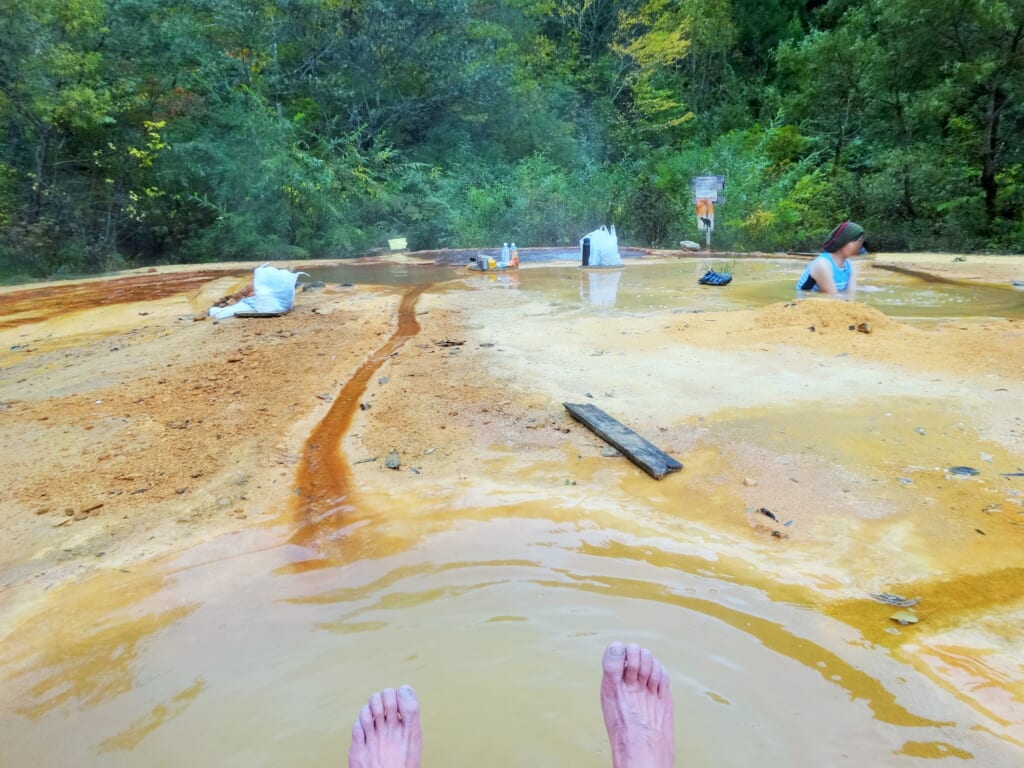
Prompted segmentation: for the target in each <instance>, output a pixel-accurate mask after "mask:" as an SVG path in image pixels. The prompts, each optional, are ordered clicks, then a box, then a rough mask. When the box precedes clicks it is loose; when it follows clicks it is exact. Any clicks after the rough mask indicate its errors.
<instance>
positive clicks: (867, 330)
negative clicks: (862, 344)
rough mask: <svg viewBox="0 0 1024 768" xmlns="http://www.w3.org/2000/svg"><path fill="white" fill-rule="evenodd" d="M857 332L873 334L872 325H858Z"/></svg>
mask: <svg viewBox="0 0 1024 768" xmlns="http://www.w3.org/2000/svg"><path fill="white" fill-rule="evenodd" d="M857 330H858V331H859V332H860V333H871V323H858V324H857Z"/></svg>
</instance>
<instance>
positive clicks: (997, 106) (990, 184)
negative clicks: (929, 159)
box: [981, 87, 1006, 224]
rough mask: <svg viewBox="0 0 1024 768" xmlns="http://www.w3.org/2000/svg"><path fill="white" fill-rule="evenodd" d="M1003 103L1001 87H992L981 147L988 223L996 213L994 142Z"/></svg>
mask: <svg viewBox="0 0 1024 768" xmlns="http://www.w3.org/2000/svg"><path fill="white" fill-rule="evenodd" d="M1005 105H1006V96H1005V94H1004V93H1003V92H1002V89H1000V88H998V87H994V88H992V89H991V90H990V91H989V94H988V103H987V105H986V108H985V136H984V140H983V142H984V143H983V146H982V148H981V188H982V189H983V190H984V192H985V219H986V221H988V223H989V224H992V222H993V221H995V219H996V214H997V211H996V195H997V194H998V192H999V182H998V181H996V170H997V168H996V165H997V164H996V143H997V142H998V140H999V114H1000V112H1002V110H1003V107H1004V106H1005Z"/></svg>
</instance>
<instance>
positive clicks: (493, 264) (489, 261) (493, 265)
mask: <svg viewBox="0 0 1024 768" xmlns="http://www.w3.org/2000/svg"><path fill="white" fill-rule="evenodd" d="M487 268H488V269H497V268H498V263H497V262H496V261H495V260H494V257H493V256H488V257H487Z"/></svg>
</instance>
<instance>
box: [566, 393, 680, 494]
mask: <svg viewBox="0 0 1024 768" xmlns="http://www.w3.org/2000/svg"><path fill="white" fill-rule="evenodd" d="M562 405H563V406H565V410H567V411H568V412H569V415H570V416H572V417H573V418H574V419H576V421H578V422H580V423H581V424H583V425H584V426H586V427H587V428H589V429H590V430H591V431H592V432H593V433H594V434H595V435H597V436H598V437H600V438H601V439H602V440H604V441H605V442H606V443H608V444H609V445H611V446H613V447H614V448H615V449H616V450H618V451H619V452H620V453H622V454H623V455H624V456H625V457H626V458H628V459H629V460H630V461H632V462H633V463H634V464H636V465H637V466H638V467H640V469H642V470H643V471H644V472H646V473H647V474H648V475H650V476H651V477H653V478H654V479H655V480H661V478H663V477H664V476H665V475H667V474H668V473H669V472H675V471H676V470H679V469H682V468H683V465H682V464H680V463H679V462H678V461H676V460H675V459H673V458H672V457H671V456H669V455H668V454H667V453H665V452H664V451H663V450H661V449H660V448H658V447H657V446H655V445H653V444H651V443H649V442H648V441H647V440H645V439H644V438H642V437H640V435H638V434H637V433H636V432H634V431H633V430H632V429H630V428H629V427H627V426H626V425H625V424H622V423H621V422H618V421H616V420H615V419H613V418H612V417H611V416H609V415H608V414H607V413H605V412H604V411H602V410H601V409H600V408H598V407H597V406H596V405H588V404H586V403H562Z"/></svg>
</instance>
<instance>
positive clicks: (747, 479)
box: [743, 477, 757, 488]
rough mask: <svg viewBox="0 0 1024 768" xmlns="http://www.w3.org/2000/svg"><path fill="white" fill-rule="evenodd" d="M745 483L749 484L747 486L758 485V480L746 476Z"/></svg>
mask: <svg viewBox="0 0 1024 768" xmlns="http://www.w3.org/2000/svg"><path fill="white" fill-rule="evenodd" d="M743 484H744V485H745V486H747V488H753V487H754V486H755V485H757V480H755V479H754V478H752V477H744V478H743Z"/></svg>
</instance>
